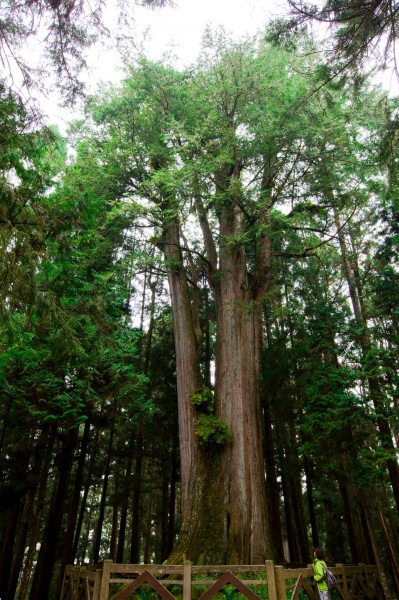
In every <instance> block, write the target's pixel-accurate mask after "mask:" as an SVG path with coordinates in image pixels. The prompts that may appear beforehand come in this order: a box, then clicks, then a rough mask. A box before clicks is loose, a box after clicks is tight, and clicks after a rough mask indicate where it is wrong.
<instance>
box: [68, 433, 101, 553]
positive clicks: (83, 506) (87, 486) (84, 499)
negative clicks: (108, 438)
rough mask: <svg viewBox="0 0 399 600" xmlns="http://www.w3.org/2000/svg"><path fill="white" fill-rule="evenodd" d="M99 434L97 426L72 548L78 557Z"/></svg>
mask: <svg viewBox="0 0 399 600" xmlns="http://www.w3.org/2000/svg"><path fill="white" fill-rule="evenodd" d="M99 435H100V429H99V427H97V428H96V429H95V435H94V440H93V442H92V444H91V458H90V463H89V467H88V470H87V473H86V482H85V486H84V491H83V497H82V501H81V503H80V510H79V516H78V520H77V523H76V528H75V537H74V541H73V548H72V556H73V557H76V556H77V555H78V546H79V541H80V537H81V532H82V525H83V521H84V517H85V514H86V507H87V498H88V495H89V490H90V485H91V480H92V474H93V468H94V462H95V458H96V455H97V450H98V438H99ZM82 562H83V561H82Z"/></svg>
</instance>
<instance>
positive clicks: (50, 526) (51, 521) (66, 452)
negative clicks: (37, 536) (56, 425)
mask: <svg viewBox="0 0 399 600" xmlns="http://www.w3.org/2000/svg"><path fill="white" fill-rule="evenodd" d="M76 441H77V430H76V429H72V430H70V431H69V432H67V433H66V434H65V437H64V439H63V440H62V448H61V450H60V454H59V457H58V458H59V462H58V476H57V485H56V489H55V493H54V496H53V502H52V507H51V510H50V513H49V516H48V521H47V527H46V530H45V532H44V535H43V539H42V543H41V547H40V551H39V556H38V559H37V565H36V570H35V575H34V578H33V582H32V589H31V592H30V595H29V599H30V600H42V599H43V598H47V597H48V594H49V590H50V584H51V579H52V575H53V574H54V565H55V562H56V558H57V546H58V541H59V537H60V533H61V525H62V517H63V511H64V504H65V498H66V494H67V489H68V484H69V478H70V473H71V469H72V462H73V459H74V451H75V447H76Z"/></svg>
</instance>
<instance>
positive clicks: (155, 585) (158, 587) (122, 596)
mask: <svg viewBox="0 0 399 600" xmlns="http://www.w3.org/2000/svg"><path fill="white" fill-rule="evenodd" d="M144 583H148V584H149V585H150V586H151V587H152V589H153V590H154V591H155V592H157V593H158V594H159V596H161V598H163V599H164V600H176V598H175V597H174V596H173V595H172V594H171V593H170V592H169V591H168V590H167V589H166V588H165V587H164V586H163V585H162V584H161V583H159V581H158V580H157V579H155V577H154V576H153V575H152V574H151V573H150V572H149V571H144V573H141V575H139V576H138V577H137V579H134V580H133V581H132V582H131V583H130V584H129V585H128V586H127V587H126V588H125V589H124V590H122V591H121V592H119V594H117V595H116V596H114V597H113V599H112V600H126V598H128V597H129V596H130V594H132V593H133V592H134V591H135V590H137V589H138V588H139V587H141V586H142V585H143V584H144Z"/></svg>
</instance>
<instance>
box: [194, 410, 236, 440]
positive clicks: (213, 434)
mask: <svg viewBox="0 0 399 600" xmlns="http://www.w3.org/2000/svg"><path fill="white" fill-rule="evenodd" d="M194 432H195V435H196V437H197V440H198V443H199V445H200V446H207V447H212V446H220V445H222V444H225V443H226V442H228V441H229V440H231V439H232V433H231V431H230V429H229V428H228V427H227V425H226V424H225V423H223V421H222V420H221V419H218V418H217V417H215V416H214V415H206V414H202V415H199V416H198V418H197V420H196V423H195V426H194Z"/></svg>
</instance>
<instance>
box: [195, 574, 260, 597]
mask: <svg viewBox="0 0 399 600" xmlns="http://www.w3.org/2000/svg"><path fill="white" fill-rule="evenodd" d="M227 584H231V585H232V586H233V587H234V588H235V589H236V590H237V591H238V592H241V594H242V595H243V596H245V597H246V598H248V600H260V598H259V596H257V595H256V594H255V593H254V592H253V591H252V590H250V589H249V588H248V587H247V586H246V585H244V583H243V582H242V581H241V580H240V579H237V577H236V576H235V575H233V573H231V572H230V571H228V572H227V573H224V574H223V575H222V576H221V577H220V579H218V581H216V583H214V584H213V585H212V586H211V587H210V588H209V590H207V591H206V592H205V593H204V594H202V596H200V597H199V600H210V599H211V598H213V597H214V596H215V595H216V594H217V593H218V592H219V591H220V590H222V589H223V588H224V586H225V585H227Z"/></svg>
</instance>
